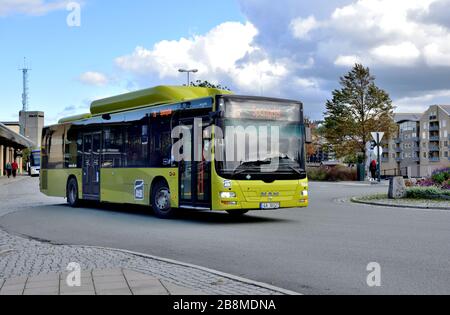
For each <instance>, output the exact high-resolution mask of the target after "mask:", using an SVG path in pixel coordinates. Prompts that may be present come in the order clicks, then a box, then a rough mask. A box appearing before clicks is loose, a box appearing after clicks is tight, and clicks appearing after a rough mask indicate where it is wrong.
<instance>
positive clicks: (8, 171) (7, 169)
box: [5, 162, 12, 178]
mask: <svg viewBox="0 0 450 315" xmlns="http://www.w3.org/2000/svg"><path fill="white" fill-rule="evenodd" d="M5 170H6V176H8V178H10V177H11V173H12V165H11V163H9V162H8V163H6V165H5Z"/></svg>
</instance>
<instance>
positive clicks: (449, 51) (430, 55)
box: [424, 36, 450, 67]
mask: <svg viewBox="0 0 450 315" xmlns="http://www.w3.org/2000/svg"><path fill="white" fill-rule="evenodd" d="M449 41H450V36H448V38H447V39H446V40H445V41H443V42H440V43H438V42H435V43H431V44H429V45H427V46H426V47H425V50H424V54H425V60H426V62H427V64H428V65H430V66H446V67H450V42H449Z"/></svg>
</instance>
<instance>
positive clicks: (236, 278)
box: [69, 245, 303, 296]
mask: <svg viewBox="0 0 450 315" xmlns="http://www.w3.org/2000/svg"><path fill="white" fill-rule="evenodd" d="M69 246H74V247H82V248H92V249H102V250H110V251H115V252H120V253H125V254H130V255H135V256H139V257H143V258H149V259H153V260H158V261H161V262H165V263H169V264H174V265H178V266H182V267H188V268H193V269H197V270H201V271H204V272H208V273H212V274H214V275H216V276H220V277H223V278H228V279H231V280H234V281H239V282H242V283H245V284H250V285H254V286H257V287H260V288H263V289H267V290H271V291H275V292H279V293H281V294H284V295H298V296H299V295H303V294H301V293H298V292H294V291H291V290H286V289H283V288H280V287H276V286H273V285H270V284H267V283H264V282H258V281H254V280H250V279H247V278H243V277H239V276H235V275H232V274H229V273H225V272H222V271H217V270H214V269H209V268H206V267H202V266H198V265H194V264H188V263H184V262H181V261H177V260H172V259H167V258H162V257H158V256H153V255H148V254H143V253H139V252H133V251H129V250H125V249H118V248H110V247H101V246H77V245H69Z"/></svg>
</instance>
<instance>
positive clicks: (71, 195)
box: [67, 178, 80, 208]
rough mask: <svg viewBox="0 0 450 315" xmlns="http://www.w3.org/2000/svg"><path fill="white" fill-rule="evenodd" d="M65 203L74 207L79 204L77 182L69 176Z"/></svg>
mask: <svg viewBox="0 0 450 315" xmlns="http://www.w3.org/2000/svg"><path fill="white" fill-rule="evenodd" d="M67 203H68V204H69V206H71V207H72V208H76V207H78V206H79V205H80V199H79V194H78V182H77V180H76V179H75V178H71V179H70V180H69V183H68V184H67Z"/></svg>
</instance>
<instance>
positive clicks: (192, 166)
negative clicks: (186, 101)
mask: <svg viewBox="0 0 450 315" xmlns="http://www.w3.org/2000/svg"><path fill="white" fill-rule="evenodd" d="M202 121H203V123H202ZM207 121H209V117H208V118H206V117H205V118H201V117H200V118H198V120H197V126H194V123H195V120H194V118H188V119H181V120H180V126H184V127H186V128H187V129H189V130H190V133H191V137H190V138H189V139H184V140H183V154H184V155H185V156H186V153H190V159H187V160H186V161H181V162H180V163H179V174H180V179H179V183H180V187H179V188H180V189H179V191H180V206H181V208H194V209H210V208H211V163H210V161H207V160H206V157H205V155H204V153H203V151H204V150H203V149H204V148H207V147H208V146H209V145H210V142H211V141H210V140H207V139H203V137H202V133H203V129H202V124H205V123H206V122H207ZM194 127H195V128H194ZM195 129H196V130H198V132H199V133H200V135H199V136H198V134H195V132H194V130H195ZM196 136H197V137H198V140H197V141H196V140H195V137H196ZM197 142H198V143H197ZM196 150H197V153H196V152H195V151H196ZM196 156H197V159H195V157H196Z"/></svg>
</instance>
